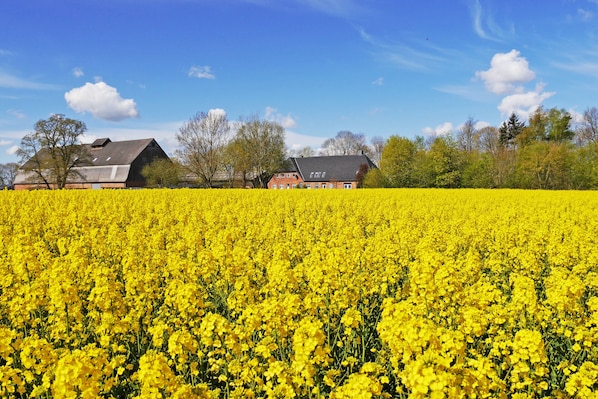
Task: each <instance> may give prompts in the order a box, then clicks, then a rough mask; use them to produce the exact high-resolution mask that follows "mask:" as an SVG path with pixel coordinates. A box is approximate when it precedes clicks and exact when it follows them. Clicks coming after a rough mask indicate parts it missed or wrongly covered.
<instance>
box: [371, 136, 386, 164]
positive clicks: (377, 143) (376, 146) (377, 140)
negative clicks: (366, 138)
mask: <svg viewBox="0 0 598 399" xmlns="http://www.w3.org/2000/svg"><path fill="white" fill-rule="evenodd" d="M370 143H371V144H372V147H371V148H372V161H374V163H375V164H376V165H378V166H380V160H381V159H382V151H384V145H385V144H386V140H384V139H383V138H382V137H380V136H375V137H372V139H371V140H370Z"/></svg>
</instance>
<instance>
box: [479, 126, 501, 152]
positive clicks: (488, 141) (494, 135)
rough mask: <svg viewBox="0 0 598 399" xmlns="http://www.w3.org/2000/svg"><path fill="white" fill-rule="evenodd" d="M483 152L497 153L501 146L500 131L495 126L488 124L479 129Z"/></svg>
mask: <svg viewBox="0 0 598 399" xmlns="http://www.w3.org/2000/svg"><path fill="white" fill-rule="evenodd" d="M478 139H479V145H480V151H481V152H487V153H489V154H492V155H496V154H497V153H498V150H499V148H500V132H499V131H498V128H496V127H495V126H486V127H483V128H481V129H480V130H479V131H478Z"/></svg>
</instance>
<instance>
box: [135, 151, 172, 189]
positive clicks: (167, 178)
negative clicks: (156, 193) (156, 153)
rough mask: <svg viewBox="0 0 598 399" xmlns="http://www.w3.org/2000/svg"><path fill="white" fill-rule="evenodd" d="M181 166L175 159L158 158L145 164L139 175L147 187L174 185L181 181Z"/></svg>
mask: <svg viewBox="0 0 598 399" xmlns="http://www.w3.org/2000/svg"><path fill="white" fill-rule="evenodd" d="M181 171H182V167H181V165H180V164H179V163H178V162H177V161H173V160H170V159H165V158H159V159H156V160H155V161H153V162H151V163H149V164H147V165H145V166H144V167H143V169H141V175H142V176H143V177H144V178H145V180H146V183H147V185H148V187H176V186H178V185H179V183H180V182H181V174H182V172H181Z"/></svg>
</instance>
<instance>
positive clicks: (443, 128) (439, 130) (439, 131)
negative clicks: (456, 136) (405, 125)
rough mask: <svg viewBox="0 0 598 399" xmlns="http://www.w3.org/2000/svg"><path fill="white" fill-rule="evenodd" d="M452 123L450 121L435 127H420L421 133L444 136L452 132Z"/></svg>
mask: <svg viewBox="0 0 598 399" xmlns="http://www.w3.org/2000/svg"><path fill="white" fill-rule="evenodd" d="M452 131H453V124H452V123H451V122H444V123H443V124H441V125H438V126H436V127H435V128H431V127H425V128H423V129H422V133H423V134H424V135H426V136H445V135H447V134H450V133H452Z"/></svg>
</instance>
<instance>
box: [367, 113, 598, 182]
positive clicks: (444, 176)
mask: <svg viewBox="0 0 598 399" xmlns="http://www.w3.org/2000/svg"><path fill="white" fill-rule="evenodd" d="M475 125H476V121H475V120H473V119H472V118H470V119H469V120H468V121H467V122H466V123H465V124H464V125H463V127H462V128H461V129H460V130H459V131H458V132H457V133H456V134H455V133H450V134H447V135H442V136H437V137H432V138H428V139H425V138H423V137H417V138H415V139H408V138H404V137H399V136H391V137H390V138H389V139H388V140H387V141H386V143H385V145H384V148H383V150H382V154H381V157H380V162H379V169H373V170H371V171H370V172H369V173H368V174H367V175H366V176H365V178H364V181H363V186H364V187H438V188H523V189H550V190H564V189H578V190H584V189H598V110H597V109H596V108H591V109H587V110H586V111H585V112H584V114H583V119H582V121H581V122H579V123H577V124H576V127H575V128H574V127H572V118H571V115H570V114H569V113H568V112H566V111H565V110H562V109H557V108H551V109H544V108H539V109H538V110H536V112H535V113H534V114H533V115H532V116H531V117H530V118H529V121H528V122H527V123H524V122H522V121H520V120H519V119H518V117H517V116H516V115H515V114H512V115H511V117H510V118H509V119H508V120H507V121H505V122H504V123H503V124H502V125H501V126H500V127H493V126H488V127H484V128H482V129H476V127H475Z"/></svg>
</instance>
